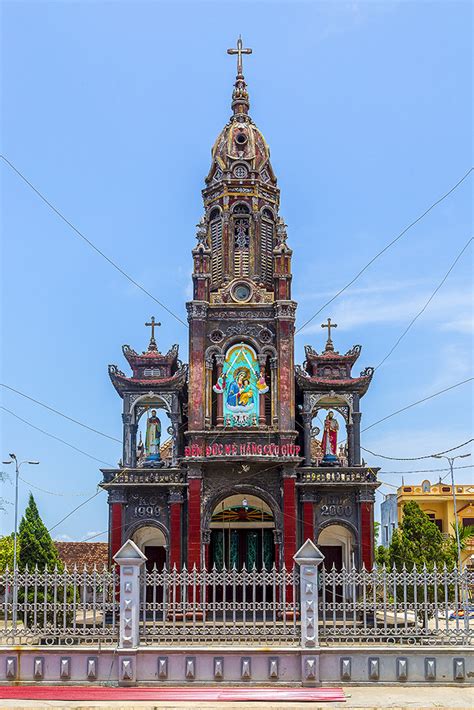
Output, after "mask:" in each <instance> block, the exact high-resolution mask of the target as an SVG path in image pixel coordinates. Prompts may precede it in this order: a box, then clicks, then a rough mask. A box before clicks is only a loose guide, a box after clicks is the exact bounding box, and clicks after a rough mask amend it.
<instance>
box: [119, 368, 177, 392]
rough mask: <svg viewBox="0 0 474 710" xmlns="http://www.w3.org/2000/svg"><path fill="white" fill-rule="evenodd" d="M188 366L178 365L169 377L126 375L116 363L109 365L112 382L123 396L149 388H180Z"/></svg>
mask: <svg viewBox="0 0 474 710" xmlns="http://www.w3.org/2000/svg"><path fill="white" fill-rule="evenodd" d="M187 376H188V366H187V365H180V367H179V368H178V369H177V370H176V372H175V373H174V374H173V375H171V376H170V377H141V378H140V377H127V376H126V375H125V373H124V372H122V371H121V370H119V368H118V367H117V365H109V377H110V379H111V380H112V384H113V386H114V387H115V389H116V390H117V392H118V393H119V395H120V396H121V397H123V395H124V393H125V392H148V391H151V390H157V389H158V390H166V391H170V390H180V389H182V388H183V387H184V385H185V384H186V380H187Z"/></svg>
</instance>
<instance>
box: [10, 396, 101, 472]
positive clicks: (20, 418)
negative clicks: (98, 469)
mask: <svg viewBox="0 0 474 710" xmlns="http://www.w3.org/2000/svg"><path fill="white" fill-rule="evenodd" d="M0 409H3V410H4V411H5V412H8V414H11V415H12V417H15V419H19V420H20V422H23V423H24V424H27V425H28V426H29V427H31V428H32V429H36V431H40V432H41V433H42V434H45V435H46V436H49V437H50V438H51V439H55V440H56V441H60V442H61V443H62V444H65V445H66V446H69V448H70V449H74V451H78V452H79V453H80V454H84V456H87V457H88V458H90V459H92V460H93V461H98V462H99V463H103V464H105V465H106V466H111V467H113V465H112V464H111V463H108V462H107V461H102V459H98V458H96V457H95V456H92V454H88V453H87V451H83V450H82V449H78V447H77V446H74V445H73V444H70V443H69V442H68V441H65V440H64V439H60V438H59V436H55V435H54V434H50V433H49V431H45V430H44V429H40V428H39V427H37V426H35V425H34V424H32V423H31V422H29V421H27V420H26V419H22V417H19V416H18V414H15V412H12V411H11V409H7V408H6V407H4V406H3V405H0Z"/></svg>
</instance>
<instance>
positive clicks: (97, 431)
mask: <svg viewBox="0 0 474 710" xmlns="http://www.w3.org/2000/svg"><path fill="white" fill-rule="evenodd" d="M0 387H5V388H6V389H8V390H11V391H12V392H15V393H16V394H19V395H20V396H21V397H25V399H29V400H30V401H31V402H34V403H35V404H39V405H40V407H44V408H45V409H49V411H50V412H54V413H55V414H59V416H60V417H63V418H64V419H68V420H69V421H70V422H74V424H79V426H81V427H83V428H84V429H89V431H93V432H94V433H95V434H99V435H100V436H104V437H105V438H106V439H111V440H112V441H117V442H118V443H119V444H121V443H122V442H121V440H120V439H117V438H116V437H115V436H110V435H109V434H104V432H103V431H99V430H98V429H94V427H91V426H88V425H87V424H84V423H83V422H80V421H78V420H77V419H73V418H72V417H69V416H68V415H67V414H64V413H63V412H60V411H59V410H58V409H54V408H53V407H50V406H49V405H48V404H45V403H44V402H40V401H39V400H38V399H34V397H30V396H29V395H28V394H25V393H24V392H20V390H17V389H15V388H14V387H10V385H6V384H5V383H3V382H0Z"/></svg>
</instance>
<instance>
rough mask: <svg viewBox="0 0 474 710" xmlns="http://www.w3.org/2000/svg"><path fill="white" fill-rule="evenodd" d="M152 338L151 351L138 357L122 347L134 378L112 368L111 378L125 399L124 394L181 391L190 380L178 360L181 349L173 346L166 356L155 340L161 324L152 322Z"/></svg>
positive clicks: (110, 371) (110, 368) (110, 370)
mask: <svg viewBox="0 0 474 710" xmlns="http://www.w3.org/2000/svg"><path fill="white" fill-rule="evenodd" d="M145 325H147V326H151V337H150V342H149V345H148V349H147V350H145V351H144V352H142V353H137V352H136V351H135V350H133V348H131V347H130V346H129V345H124V346H123V347H122V352H123V354H124V357H125V359H126V360H127V362H128V364H129V365H130V367H131V370H132V376H131V377H127V375H126V374H125V373H124V372H122V371H121V370H119V368H118V367H117V365H109V376H110V379H111V380H112V384H113V386H114V387H115V389H116V390H117V392H118V393H119V395H120V396H121V397H123V395H124V393H125V392H148V391H150V390H152V389H154V390H156V389H158V390H167V391H170V390H180V389H182V388H183V387H184V385H185V384H186V380H187V374H188V368H187V365H183V364H182V362H181V361H180V360H179V359H178V351H179V347H178V345H173V346H172V347H171V348H170V349H169V350H168V352H167V353H165V354H163V353H161V352H160V351H159V350H158V347H157V344H156V340H155V327H157V326H159V325H160V324H159V323H156V322H155V319H154V318H152V319H151V322H150V323H146V324H145Z"/></svg>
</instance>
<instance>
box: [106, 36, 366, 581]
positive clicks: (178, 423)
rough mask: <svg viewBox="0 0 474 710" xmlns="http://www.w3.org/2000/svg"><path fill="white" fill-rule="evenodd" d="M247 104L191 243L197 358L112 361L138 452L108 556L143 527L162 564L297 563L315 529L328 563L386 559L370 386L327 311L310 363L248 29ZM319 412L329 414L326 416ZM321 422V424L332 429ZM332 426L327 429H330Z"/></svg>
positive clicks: (219, 147) (191, 316)
mask: <svg viewBox="0 0 474 710" xmlns="http://www.w3.org/2000/svg"><path fill="white" fill-rule="evenodd" d="M231 53H235V54H237V55H238V62H237V77H236V81H235V85H234V90H233V95H232V116H231V118H230V120H229V122H228V123H227V125H226V126H225V127H224V129H223V130H222V132H221V133H220V135H219V136H218V138H217V140H216V142H215V144H214V146H213V148H212V161H211V167H210V170H209V173H208V175H207V177H206V179H205V187H204V189H203V191H202V195H203V202H204V215H203V217H202V219H201V221H200V223H199V225H198V228H197V243H196V245H195V247H194V249H193V250H192V258H193V276H192V278H193V299H192V301H190V302H189V303H187V304H186V305H187V313H188V323H189V363H188V364H183V363H182V362H181V361H180V359H179V352H178V346H177V345H174V346H172V347H171V348H170V349H169V350H168V351H167V352H166V353H164V354H163V353H161V352H160V351H159V349H158V346H157V343H156V338H155V327H156V326H157V325H158V324H156V323H155V321H154V319H152V320H151V322H150V323H147V324H146V325H148V326H150V327H151V338H150V343H149V346H148V349H147V350H146V351H144V352H141V353H138V352H136V351H135V350H133V349H132V348H131V347H129V346H128V345H125V346H124V347H123V354H124V356H125V359H126V360H127V362H128V365H129V366H130V369H131V373H130V374H125V373H123V372H122V371H121V370H119V369H118V367H117V366H115V365H111V366H109V374H110V378H111V380H112V383H113V385H114V387H115V389H116V391H117V393H118V394H119V396H120V397H121V399H122V403H123V412H122V418H123V455H122V459H121V461H120V463H119V465H118V466H117V468H115V469H103V470H102V474H103V480H102V482H101V486H102V487H103V488H104V489H106V490H107V492H108V503H109V558H110V560H111V559H112V557H113V555H114V554H115V553H116V552H117V550H118V549H119V548H120V547H121V545H122V544H123V542H124V541H125V540H127V539H128V538H131V539H132V540H134V541H135V542H136V543H137V545H138V546H139V547H140V548H141V549H142V550H143V552H144V553H145V554H146V556H147V558H148V563H147V564H148V565H153V564H157V565H163V564H166V565H168V566H173V565H177V566H182V565H183V564H186V566H187V567H188V568H189V567H192V566H193V565H196V566H197V567H200V566H203V565H206V567H207V568H209V567H210V566H212V565H216V566H217V567H218V568H222V567H223V566H224V565H225V566H226V567H232V566H234V565H235V566H236V567H242V566H243V565H246V566H247V568H248V567H252V566H253V565H255V566H257V568H258V567H262V566H265V567H267V568H268V567H269V566H271V565H273V564H275V565H276V566H277V567H281V566H282V565H286V566H287V567H288V566H292V564H293V555H294V554H295V552H296V550H297V549H298V547H299V545H300V544H301V543H302V542H303V541H304V540H305V539H307V538H311V539H312V540H314V541H315V542H316V544H317V545H318V546H319V547H320V549H321V550H322V552H323V553H324V555H325V557H326V562H327V563H329V564H330V565H332V564H335V565H336V567H340V566H342V565H343V564H345V565H346V566H350V565H355V566H361V565H362V564H365V566H366V567H371V566H372V562H373V554H374V533H373V512H374V494H375V489H376V488H377V486H378V485H379V484H378V482H377V469H370V468H368V467H366V466H365V465H363V462H362V460H361V448H360V420H361V409H360V401H361V398H362V397H363V396H364V395H365V394H366V392H367V390H368V387H369V385H370V382H371V378H372V375H373V370H372V369H371V368H366V369H365V370H363V371H362V372H361V374H360V375H359V376H354V375H353V374H352V369H353V367H354V366H355V363H356V361H357V359H358V358H359V355H360V351H361V348H360V346H358V345H356V346H354V347H353V348H352V349H351V350H350V351H349V352H347V353H345V354H341V353H339V352H338V351H337V350H336V349H335V347H334V343H333V339H332V329H333V328H334V327H336V326H335V324H331V322H330V320H328V323H327V325H325V326H324V327H327V330H328V332H327V336H328V337H327V342H326V345H325V348H324V349H323V350H322V352H317V351H316V350H315V349H314V348H313V347H312V346H310V345H308V346H306V348H305V353H306V359H305V361H304V363H303V364H302V365H298V364H296V363H295V356H294V336H295V316H296V308H297V304H296V302H295V301H293V300H292V293H291V286H292V267H291V262H292V250H291V248H290V246H289V245H288V243H287V230H286V225H285V223H284V221H283V219H282V218H281V216H280V214H279V197H280V195H279V189H278V186H277V179H276V176H275V174H274V172H273V169H272V165H271V162H270V151H269V148H268V145H267V143H266V141H265V139H264V137H263V135H262V133H261V132H260V130H259V129H258V128H257V126H256V125H255V123H254V122H253V121H252V119H251V118H250V115H249V96H248V91H247V85H246V82H245V79H244V76H243V70H242V54H243V53H248V51H247V52H246V50H244V49H242V45H241V42H240V40H239V43H238V47H237V50H232V52H231ZM318 422H319V426H316V424H318ZM319 435H320V436H319ZM318 436H319V438H318Z"/></svg>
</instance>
